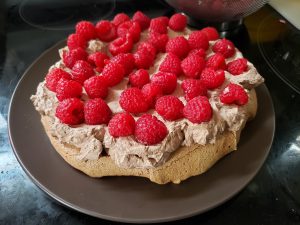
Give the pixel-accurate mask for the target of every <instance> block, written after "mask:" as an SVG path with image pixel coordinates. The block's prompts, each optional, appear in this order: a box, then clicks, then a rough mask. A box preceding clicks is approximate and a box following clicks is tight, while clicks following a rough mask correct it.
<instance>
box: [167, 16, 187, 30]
mask: <svg viewBox="0 0 300 225" xmlns="http://www.w3.org/2000/svg"><path fill="white" fill-rule="evenodd" d="M186 24H187V18H186V16H185V15H182V14H181V13H176V14H174V15H173V16H171V18H170V20H169V27H170V28H171V29H172V30H175V31H182V30H184V28H185V27H186Z"/></svg>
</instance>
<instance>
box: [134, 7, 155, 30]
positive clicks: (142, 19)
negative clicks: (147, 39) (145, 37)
mask: <svg viewBox="0 0 300 225" xmlns="http://www.w3.org/2000/svg"><path fill="white" fill-rule="evenodd" d="M150 20H151V19H150V18H149V17H148V16H146V15H145V14H144V13H142V12H141V11H137V12H136V13H135V14H134V15H133V17H132V21H133V22H137V23H139V24H140V27H141V29H142V30H145V29H147V28H148V27H149V25H150Z"/></svg>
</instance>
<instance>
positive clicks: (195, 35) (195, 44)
mask: <svg viewBox="0 0 300 225" xmlns="http://www.w3.org/2000/svg"><path fill="white" fill-rule="evenodd" d="M188 42H189V45H190V48H191V49H195V48H203V49H204V50H207V49H208V46H209V43H208V39H207V36H206V35H205V33H203V32H202V31H199V30H198V31H194V32H192V33H191V34H190V36H189V38H188Z"/></svg>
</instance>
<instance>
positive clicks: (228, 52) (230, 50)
mask: <svg viewBox="0 0 300 225" xmlns="http://www.w3.org/2000/svg"><path fill="white" fill-rule="evenodd" d="M212 50H213V51H214V52H216V53H220V54H222V55H223V56H224V57H225V58H229V57H231V56H233V55H234V53H235V48H234V44H233V43H232V42H231V41H229V40H227V39H225V38H223V39H221V40H219V41H217V42H216V43H215V44H214V45H213V46H212Z"/></svg>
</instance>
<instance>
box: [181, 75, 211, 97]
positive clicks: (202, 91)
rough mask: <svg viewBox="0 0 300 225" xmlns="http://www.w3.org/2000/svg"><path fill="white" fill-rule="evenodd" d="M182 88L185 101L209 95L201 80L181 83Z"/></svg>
mask: <svg viewBox="0 0 300 225" xmlns="http://www.w3.org/2000/svg"><path fill="white" fill-rule="evenodd" d="M181 88H182V90H183V92H184V94H185V96H184V97H185V99H186V100H187V101H190V100H191V99H193V98H195V97H197V96H199V95H201V96H206V95H207V89H206V87H205V86H204V84H202V83H201V82H200V81H199V80H195V79H186V80H184V81H183V82H182V83H181Z"/></svg>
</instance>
